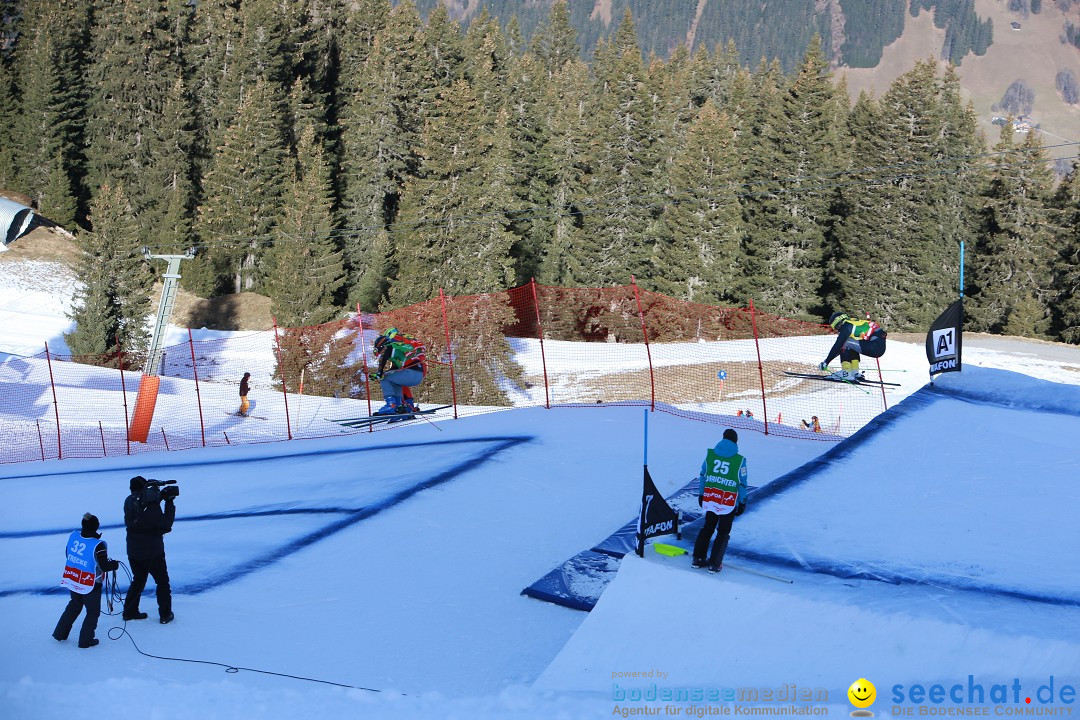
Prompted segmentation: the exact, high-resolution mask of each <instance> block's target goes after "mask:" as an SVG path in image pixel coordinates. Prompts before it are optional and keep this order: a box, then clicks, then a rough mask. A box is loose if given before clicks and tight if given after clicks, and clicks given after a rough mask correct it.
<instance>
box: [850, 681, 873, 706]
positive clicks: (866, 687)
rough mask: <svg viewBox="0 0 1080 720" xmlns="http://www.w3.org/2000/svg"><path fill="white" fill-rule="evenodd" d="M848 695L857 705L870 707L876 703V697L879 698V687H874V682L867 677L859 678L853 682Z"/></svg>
mask: <svg viewBox="0 0 1080 720" xmlns="http://www.w3.org/2000/svg"><path fill="white" fill-rule="evenodd" d="M847 696H848V700H850V701H851V704H852V705H854V706H855V707H857V708H868V707H870V706H871V705H873V704H874V699H875V698H877V689H876V688H875V687H874V683H872V682H870V681H869V680H867V679H866V678H859V679H858V680H856V681H855V682H853V683H851V687H849V688H848V691H847Z"/></svg>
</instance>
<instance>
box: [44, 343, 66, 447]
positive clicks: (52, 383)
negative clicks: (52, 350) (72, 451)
mask: <svg viewBox="0 0 1080 720" xmlns="http://www.w3.org/2000/svg"><path fill="white" fill-rule="evenodd" d="M45 362H46V363H48V365H49V385H50V386H52V401H53V413H54V414H55V415H56V459H57V460H63V459H64V447H63V445H62V444H61V443H60V403H59V402H57V400H56V380H54V379H53V370H52V357H51V356H50V355H49V343H45Z"/></svg>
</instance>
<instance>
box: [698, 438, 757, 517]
mask: <svg viewBox="0 0 1080 720" xmlns="http://www.w3.org/2000/svg"><path fill="white" fill-rule="evenodd" d="M746 478H747V471H746V458H744V457H743V456H742V455H740V454H739V446H738V445H736V444H735V443H734V442H732V441H731V440H726V439H725V440H721V441H720V442H718V443H717V444H716V447H714V448H712V449H711V450H709V452H708V453H707V454H706V456H705V461H704V462H703V463H701V473H700V475H699V476H698V480H699V482H700V485H699V490H698V496H699V497H701V499H702V505H701V507H702V508H703V509H704V510H706V511H708V512H714V513H716V514H717V515H727V514H728V513H730V512H733V511H735V510H736V509H737V508H738V507H739V506H740V505H742V504H743V503H745V502H746Z"/></svg>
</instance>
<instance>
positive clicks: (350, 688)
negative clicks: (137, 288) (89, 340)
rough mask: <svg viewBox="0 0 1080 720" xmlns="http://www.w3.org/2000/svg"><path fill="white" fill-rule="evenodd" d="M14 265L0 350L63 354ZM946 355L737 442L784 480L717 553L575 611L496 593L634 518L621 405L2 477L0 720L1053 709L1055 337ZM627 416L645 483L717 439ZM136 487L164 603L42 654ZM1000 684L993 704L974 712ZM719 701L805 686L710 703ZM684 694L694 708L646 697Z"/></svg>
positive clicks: (46, 303)
mask: <svg viewBox="0 0 1080 720" xmlns="http://www.w3.org/2000/svg"><path fill="white" fill-rule="evenodd" d="M12 267H13V264H12V263H3V264H0V327H2V328H3V329H2V331H0V363H3V362H6V361H7V360H8V358H10V357H12V356H18V355H21V354H32V353H36V352H38V351H39V350H40V349H41V347H42V345H43V343H44V342H45V341H48V342H49V344H50V349H54V350H55V351H57V352H65V350H64V349H63V348H62V347H56V348H54V343H57V344H60V343H62V333H63V332H65V331H66V330H68V329H69V328H70V321H68V320H67V319H66V318H64V317H63V313H64V311H65V310H66V309H67V308H68V306H69V304H70V286H68V285H64V284H63V283H56V284H55V285H54V286H53V287H51V288H50V286H49V285H48V283H36V284H35V283H34V282H30V281H28V280H27V278H33V277H35V272H45V271H46V270H47V268H44V269H43V268H40V267H37V268H36V270H35V266H30V270H34V272H24V271H26V270H27V268H26V267H23V268H22V269H21V270H13V269H12ZM581 350H582V352H583V353H587V352H588V348H587V347H583V348H582V349H581ZM778 352H780V350H778ZM5 353H9V354H10V355H5ZM1036 355H1037V353H1036ZM528 356H529V352H528V351H527V348H526V350H525V351H522V353H521V355H520V356H519V359H521V358H527V357H528ZM888 357H889V360H890V365H891V366H893V367H897V368H903V369H907V370H908V372H907V373H905V384H904V387H903V388H901V389H900V390H899V391H898V393H897V394H896V395H895V396H894V397H893V398H892V400H891V402H890V405H895V403H896V401H898V400H899V399H900V398H901V397H904V396H907V395H911V394H912V393H916V391H917V390H918V389H919V386H920V385H921V384H922V381H920V380H918V379H917V378H920V377H922V378H925V376H926V361H925V356H924V355H922V348H921V347H920V346H918V345H912V344H904V343H895V344H894V343H892V342H890V352H889V355H888ZM654 360H657V358H655V357H654ZM964 360H965V369H964V371H963V372H962V373H953V374H948V375H943V376H939V377H938V378H937V379H936V380H935V387H934V389H933V391H932V392H928V391H927V390H923V391H922V392H918V393H917V394H915V395H914V396H913V397H909V398H908V399H907V400H905V401H904V402H901V403H900V404H899V407H897V408H896V409H894V410H891V411H890V412H889V413H888V414H887V415H886V416H884V417H882V418H880V419H879V421H876V422H875V423H872V424H871V425H872V428H867V429H866V430H865V431H864V432H863V433H861V434H860V435H858V436H856V437H855V438H853V439H852V440H848V441H845V442H844V443H841V444H839V445H838V444H835V443H829V442H820V441H814V440H799V439H791V438H777V437H774V436H765V435H762V434H760V433H755V432H750V431H743V432H741V433H740V442H739V446H740V451H741V452H742V453H743V454H744V455H745V456H746V457H747V458H748V467H749V473H750V483H751V484H752V485H756V486H758V487H760V488H767V487H768V484H769V483H771V482H773V481H777V480H779V482H780V484H781V485H783V486H784V488H785V489H783V490H782V491H779V492H777V493H776V494H774V495H772V496H771V497H768V498H767V499H763V500H762V501H761V502H760V503H755V502H754V501H753V496H752V495H751V503H750V509H749V510H748V512H747V513H746V514H744V515H743V516H741V517H740V518H739V519H738V520H737V521H736V522H735V527H734V530H733V532H732V537H731V546H730V549H729V554H728V562H727V563H726V564H727V565H728V567H725V569H724V570H723V572H721V573H720V574H719V575H715V576H714V575H710V574H708V573H704V572H703V571H699V570H691V569H690V567H689V560H688V559H687V557H686V556H681V557H662V556H659V555H657V554H656V553H655V552H653V551H652V549H651V548H647V551H646V555H645V557H644V558H643V559H639V558H637V557H636V556H633V555H630V556H627V557H626V558H624V559H623V561H622V563H621V567H620V569H619V571H618V574H617V576H616V577H615V579H614V581H613V582H612V583H611V584H610V585H609V586H608V587H607V589H606V590H605V592H604V594H603V595H602V597H601V599H600V602H599V604H598V605H597V606H596V608H595V609H594V610H593V611H592V612H591V613H583V612H580V611H575V610H569V609H566V608H563V607H559V606H556V605H552V604H549V603H545V602H540V601H537V600H533V599H529V598H527V597H524V596H522V595H520V592H521V590H522V589H523V588H525V587H526V586H527V585H529V584H530V583H532V582H533V581H535V580H537V579H538V578H540V577H541V576H542V575H544V574H545V573H546V572H548V571H549V570H551V569H553V568H555V567H557V566H558V565H560V564H561V563H562V562H563V561H564V560H566V559H568V558H570V557H571V556H573V555H574V554H576V553H578V552H580V551H582V550H586V549H588V548H590V547H593V546H594V545H596V544H597V543H599V542H600V541H602V540H603V539H604V538H606V537H607V536H608V535H609V534H610V533H612V532H614V531H615V530H617V529H618V528H619V527H620V526H621V525H623V524H624V523H625V522H627V521H628V520H630V519H631V518H633V517H634V516H635V514H636V512H637V508H638V503H639V501H640V496H641V478H642V463H643V457H644V456H643V452H644V450H645V448H644V442H643V441H644V434H643V430H644V427H643V425H644V420H645V418H646V413H645V412H643V411H642V409H640V408H630V407H595V408H594V407H590V408H562V409H552V410H545V409H542V408H530V409H515V410H508V411H504V412H498V413H491V414H486V415H478V416H473V417H468V418H464V419H460V420H446V421H439V422H437V423H434V424H431V423H417V424H414V425H412V426H409V427H406V428H401V429H400V430H398V431H395V432H392V433H376V434H373V435H350V436H347V437H343V438H328V439H319V440H303V441H293V442H279V443H268V444H262V445H247V446H230V447H218V448H208V449H198V450H186V451H181V452H165V453H145V454H141V455H138V456H133V457H110V458H103V459H95V460H70V459H69V460H60V461H48V462H32V463H23V464H18V465H0V551H2V553H3V557H4V566H5V571H4V573H3V574H2V575H0V648H2V650H0V717H3V718H69V717H73V716H78V715H84V714H86V713H87V712H89V711H93V712H104V713H107V714H108V715H109V716H112V717H118V718H140V719H144V718H154V719H165V720H167V719H171V718H191V717H198V718H200V719H201V720H211V719H214V718H239V717H243V718H294V717H297V716H301V715H303V714H307V715H310V716H312V717H320V718H380V719H381V718H386V719H387V720H397V719H399V718H400V719H404V718H410V719H411V718H476V719H479V720H487V719H489V718H510V719H512V720H513V719H524V718H529V719H532V718H536V719H540V718H543V719H548V718H607V717H613V716H614V717H622V716H629V714H630V711H637V712H638V713H644V712H645V711H647V710H652V711H654V714H657V715H660V716H666V717H673V716H680V717H681V716H695V717H703V716H711V715H716V714H721V713H725V709H726V713H727V714H739V712H740V710H739V709H740V708H742V709H746V708H759V709H762V708H763V709H765V710H783V708H803V709H806V708H810V709H819V710H822V711H823V712H826V713H827V714H829V715H836V716H844V715H846V714H847V713H848V712H849V711H851V710H852V706H851V705H849V703H848V697H847V694H846V693H847V689H848V687H849V686H850V685H851V684H852V683H853V682H854V681H856V680H858V679H860V678H866V679H868V680H870V681H872V682H873V683H874V684H875V685H876V687H877V700H876V702H875V704H874V705H873V707H872V708H871V709H872V710H873V711H874V712H875V713H876V714H878V715H882V714H889V713H892V712H893V711H894V710H895V711H897V714H899V712H900V710H903V711H906V710H910V711H911V714H913V715H919V714H920V712H921V711H923V710H933V711H935V712H939V713H944V712H945V711H946V710H948V709H950V708H952V711H953V712H969V711H971V710H972V709H973V708H975V709H977V708H976V706H978V705H979V704H978V703H973V702H966V700H967V697H966V696H967V694H968V693H969V686H971V685H979V686H980V687H982V688H984V689H985V693H986V696H987V697H986V698H985V704H984V705H983V707H985V708H986V711H987V714H988V715H995V716H998V717H1001V716H1004V715H1008V714H1013V711H1017V712H1020V713H1023V712H1028V711H1033V712H1032V713H1031V714H1034V712H1035V711H1037V712H1038V714H1046V711H1048V710H1052V711H1054V713H1056V714H1060V715H1063V716H1075V715H1076V714H1077V713H1078V712H1080V707H1078V706H1077V704H1076V702H1075V695H1073V696H1072V699H1071V700H1070V699H1069V694H1068V692H1067V690H1066V689H1067V688H1073V689H1074V691H1075V690H1076V689H1078V688H1080V567H1078V565H1077V562H1076V556H1077V550H1078V548H1080V529H1078V524H1077V522H1076V518H1077V517H1078V516H1080V486H1078V484H1080V454H1078V453H1077V450H1076V438H1077V437H1080V350H1078V351H1077V361H1076V362H1072V361H1069V360H1066V361H1061V360H1056V361H1053V362H1047V361H1040V360H1038V358H1037V357H1028V356H1024V357H1019V356H1018V355H1017V354H1015V353H1007V352H993V351H988V350H979V349H978V348H974V347H971V346H968V347H965V358H964ZM524 361H525V362H527V360H524ZM660 362H663V360H662V359H661V360H660ZM1018 371H1022V372H1018ZM421 399H422V393H421ZM647 417H648V464H649V469H650V472H651V474H652V476H653V478H654V480H655V481H656V483H657V486H658V489H659V490H660V491H661V493H663V494H665V495H667V494H669V493H672V492H674V491H675V490H677V489H679V488H681V487H682V486H684V485H685V484H686V483H687V482H688V481H689V480H690V479H691V478H692V477H694V476H696V474H697V471H698V468H699V466H700V463H701V460H702V458H703V456H704V452H705V450H706V448H708V447H711V446H712V445H713V444H715V443H716V442H717V441H718V440H719V435H720V432H721V430H722V426H718V425H714V424H706V423H701V422H696V421H693V420H690V419H686V418H681V417H676V416H672V415H670V414H666V413H650V414H648V415H647ZM809 462H812V463H813V464H812V465H811V466H809V467H803V466H804V464H805V463H809ZM798 468H802V469H801V470H797V469H798ZM791 471H796V473H795V474H794V475H792V476H787V474H788V473H789V472H791ZM135 474H141V475H144V476H146V477H153V478H160V479H166V478H168V479H175V480H177V481H179V484H180V487H181V495H180V497H179V499H178V500H177V508H178V510H177V522H176V525H175V528H174V530H173V531H172V532H171V533H170V534H169V535H167V536H166V538H165V543H166V548H167V556H168V563H169V571H170V576H171V578H172V581H173V602H174V611H175V613H176V620H175V621H174V622H173V623H171V624H169V625H160V624H158V623H157V622H156V620H157V612H156V603H155V600H154V595H153V587H154V582H153V580H152V579H151V580H150V582H149V583H148V590H147V593H146V594H145V595H144V596H143V598H142V603H141V605H142V609H143V610H145V611H147V612H148V613H149V614H150V619H148V620H144V621H138V622H128V623H126V627H125V623H123V622H122V621H121V620H120V618H119V612H120V608H119V606H114V607H113V608H112V610H111V612H112V614H111V615H108V614H105V613H108V612H110V610H109V608H108V607H107V606H103V615H102V617H101V621H100V623H99V625H98V631H97V636H98V638H99V639H100V640H101V644H100V645H99V646H97V647H95V648H91V649H86V650H83V649H79V648H77V647H76V643H75V636H76V634H77V630H78V628H79V626H80V624H81V622H82V620H81V617H80V619H79V620H78V621H77V622H76V625H75V629H74V630H73V632H72V636H71V639H69V640H68V641H66V642H63V643H58V642H56V641H55V640H53V639H52V638H51V637H50V633H51V631H52V629H53V627H54V625H55V623H56V621H57V619H58V618H59V616H60V612H61V611H62V609H63V607H64V604H65V602H66V597H67V595H66V592H64V593H57V592H56V590H57V589H58V586H59V579H60V573H61V570H62V567H63V545H64V542H65V540H66V537H67V534H68V533H69V532H70V531H71V530H73V529H75V528H77V527H78V522H79V518H80V517H81V515H82V514H83V513H84V512H87V511H89V512H93V513H95V514H97V515H98V516H99V517H100V518H101V522H102V533H103V537H104V539H105V540H106V541H107V542H108V544H109V551H110V555H111V556H113V557H115V558H118V559H120V560H123V561H125V562H126V560H127V558H126V554H125V552H124V528H123V513H122V505H123V501H124V498H125V496H126V495H127V486H128V479H129V478H130V477H131V476H132V475H135ZM785 476H787V477H785ZM793 477H795V478H796V480H795V481H792V478H793ZM777 487H780V485H778V486H777ZM692 539H693V538H692V537H690V538H689V540H691V541H692ZM660 540H661V541H663V540H664V538H661V539H660ZM686 540H687V538H685V537H684V540H683V541H684V542H685V541H686ZM745 570H757V571H759V572H765V573H768V574H771V575H774V576H776V577H778V578H784V579H788V580H791V581H792V582H791V583H790V584H789V583H786V582H780V581H778V580H776V579H771V578H767V577H763V576H760V575H755V574H752V573H750V572H746V571H745ZM120 575H121V588H122V589H126V584H127V583H126V576H125V575H124V573H123V570H121V572H120ZM875 577H877V578H879V579H874V578H875ZM230 668H231V669H233V670H234V671H232V672H229V669H230ZM634 673H636V675H635V674H634ZM1014 681H1015V683H1017V685H1016V686H1015V688H1016V698H1015V702H1014V697H1013V689H1014ZM935 684H938V685H941V686H942V687H943V688H945V692H946V693H948V692H949V689H950V688H955V687H956V686H962V690H960V691H957V692H958V697H959V696H962V699H963V700H965V702H960V703H957V702H954V699H950V698H949V697H946V700H945V701H944V702H938V703H934V702H932V701H931V700H923V701H921V702H916V701H915V697H916V688H915V686H921V687H922V688H923V689H924V690H929V689H930V688H931V686H933V685H935ZM1051 684H1052V685H1053V690H1052V693H1051V692H1050V691H1049V689H1048V687H1049V685H1051ZM995 686H1005V687H1007V688H1008V692H1007V701H1005V702H994V701H992V698H991V697H990V695H991V692H992V689H993V688H994V687H995ZM731 688H737V689H743V690H745V689H747V688H750V689H760V690H766V689H769V690H772V691H774V692H775V695H774V697H775V696H777V695H779V696H780V697H785V696H783V695H780V694H781V693H783V692H786V691H787V690H788V689H792V692H795V690H796V689H797V691H798V692H799V693H801V692H804V691H810V692H811V693H812V694H814V693H817V694H818V697H820V693H824V694H825V696H826V697H825V699H823V700H815V701H813V702H794V703H793V702H769V701H765V700H761V699H760V697H759V700H760V701H759V702H749V701H738V700H736V701H731V702H725V701H722V700H709V699H708V694H709V692H711V691H714V690H719V691H721V692H722V691H724V690H725V689H731ZM897 688H899V689H897ZM680 692H686V693H689V695H688V697H689V698H690V699H689V700H672V701H670V702H663V701H661V700H656V701H653V700H649V699H648V698H650V697H652V696H653V694H655V696H656V697H663V696H664V693H668V694H670V695H671V696H672V697H681V696H680V695H679V693H680ZM695 692H696V693H699V695H704V697H705V699H701V698H700V697H698V695H694V694H693V693H695ZM755 692H756V691H755ZM898 693H899V695H898ZM1048 694H1049V695H1050V696H1051V697H1052V698H1053V702H1049V703H1048V702H1046V701H1045V700H1044V698H1046V697H1047V696H1048ZM635 695H636V698H637V699H635ZM695 697H698V699H696V700H695V699H693V698H695ZM1028 697H1030V698H1031V699H1032V702H1031V703H1026V702H1025V699H1026V698H1028ZM669 708H672V709H669ZM898 709H900V710H898Z"/></svg>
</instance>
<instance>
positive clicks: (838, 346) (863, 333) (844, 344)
mask: <svg viewBox="0 0 1080 720" xmlns="http://www.w3.org/2000/svg"><path fill="white" fill-rule="evenodd" d="M829 327H831V328H832V329H833V330H835V331H836V341H835V342H834V343H833V346H832V348H830V350H829V354H828V355H827V356H826V357H825V361H824V362H822V363H821V364H820V365H818V369H820V370H821V371H822V372H825V371H827V370H828V368H829V363H831V362H832V361H833V360H834V359H835V358H836V357H837V356H839V357H840V370H837V371H836V372H834V373H833V374H832V375H830V376H829V377H831V378H835V379H837V380H848V381H852V382H855V381H859V380H863V379H864V377H863V373H862V371H861V370H859V359H860V357H861V356H862V355H865V356H866V357H872V358H879V357H881V356H882V355H884V354H885V338H886V337H888V333H886V332H885V330H884V328H882V327H881V326H880V325H878V324H877V323H876V322H873V321H872V320H859V319H858V318H855V317H852V316H850V315H848V314H847V313H842V312H835V313H833V314H832V316H830V317H829Z"/></svg>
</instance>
